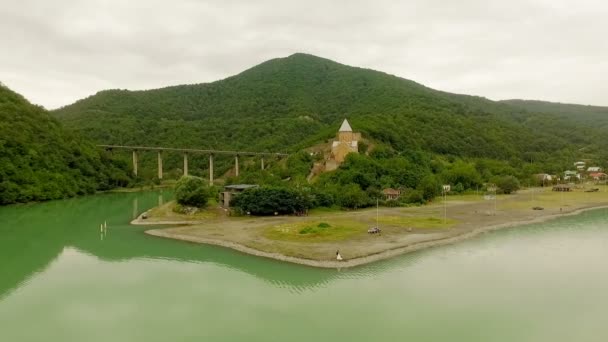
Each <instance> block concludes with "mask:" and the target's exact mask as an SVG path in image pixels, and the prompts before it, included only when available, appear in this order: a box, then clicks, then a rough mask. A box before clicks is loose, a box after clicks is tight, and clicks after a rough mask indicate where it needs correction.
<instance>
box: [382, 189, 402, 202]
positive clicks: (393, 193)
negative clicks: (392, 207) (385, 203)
mask: <svg viewBox="0 0 608 342" xmlns="http://www.w3.org/2000/svg"><path fill="white" fill-rule="evenodd" d="M382 193H383V194H384V198H385V199H387V200H396V199H399V196H401V191H400V190H397V189H393V188H386V189H384V190H382Z"/></svg>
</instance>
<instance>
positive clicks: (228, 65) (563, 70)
mask: <svg viewBox="0 0 608 342" xmlns="http://www.w3.org/2000/svg"><path fill="white" fill-rule="evenodd" d="M1 2H2V3H1V5H0V47H1V48H0V82H2V83H4V84H6V85H7V86H9V87H11V88H12V89H14V90H16V91H18V92H19V93H21V94H23V95H24V96H25V97H27V98H28V99H30V100H31V101H32V102H34V103H37V104H41V105H43V106H45V107H47V108H49V109H53V108H56V107H59V106H63V105H67V104H70V103H72V102H74V101H76V100H77V99H80V98H83V97H86V96H88V95H91V94H94V93H95V92H97V91H99V90H103V89H108V88H121V89H125V88H126V89H149V88H158V87H164V86H169V85H176V84H184V83H201V82H210V81H214V80H218V79H221V78H225V77H227V76H230V75H233V74H236V73H239V72H241V71H243V70H244V69H246V68H249V67H251V66H253V65H255V64H258V63H260V62H263V61H265V60H267V59H271V58H275V57H285V56H288V55H290V54H292V53H295V52H306V53H311V54H314V55H317V56H321V57H325V58H329V59H332V60H335V61H337V62H340V63H344V64H348V65H354V66H360V67H366V68H371V69H376V70H381V71H384V72H388V73H391V74H395V75H397V76H400V77H404V78H408V79H411V80H414V81H417V82H419V83H422V84H424V85H427V86H429V87H432V88H436V89H440V90H445V91H450V92H456V93H465V94H472V95H480V96H485V97H488V98H491V99H495V100H499V99H509V98H525V99H543V100H549V101H558V102H571V103H582V104H596V105H608V2H606V1H604V0H596V1H594V0H578V1H570V0H528V1H523V0H500V1H493V0H459V1H448V0H416V1H414V0H403V1H388V0H374V1H356V0H350V1H329V0H326V1H321V0H319V1H317V0H305V1H288V0H255V1H254V0H224V1H219V0H218V1H203V0H200V1H198V0H170V1H169V0H167V1H160V0H128V1H126V0H93V1H89V0H53V1H49V0H18V1H10V0H1Z"/></svg>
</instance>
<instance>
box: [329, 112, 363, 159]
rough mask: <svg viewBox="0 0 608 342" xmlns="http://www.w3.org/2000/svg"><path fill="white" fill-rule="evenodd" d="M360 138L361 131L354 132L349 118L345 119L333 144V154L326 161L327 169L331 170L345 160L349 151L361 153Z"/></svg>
mask: <svg viewBox="0 0 608 342" xmlns="http://www.w3.org/2000/svg"><path fill="white" fill-rule="evenodd" d="M359 140H361V133H355V132H353V129H352V128H351V127H350V124H349V123H348V120H346V119H344V121H343V122H342V125H341V126H340V129H339V130H338V136H337V140H334V141H333V142H332V145H331V156H330V158H329V159H328V160H327V161H326V163H325V170H326V171H331V170H335V169H337V168H338V166H339V165H340V164H342V163H343V162H344V159H345V158H346V155H347V154H349V153H359Z"/></svg>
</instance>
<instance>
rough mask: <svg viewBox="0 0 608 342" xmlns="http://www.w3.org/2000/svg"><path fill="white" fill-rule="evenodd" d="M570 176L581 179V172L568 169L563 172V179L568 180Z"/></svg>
mask: <svg viewBox="0 0 608 342" xmlns="http://www.w3.org/2000/svg"><path fill="white" fill-rule="evenodd" d="M572 178H576V179H581V174H580V173H578V172H576V171H570V170H568V171H566V172H564V180H570V179H572Z"/></svg>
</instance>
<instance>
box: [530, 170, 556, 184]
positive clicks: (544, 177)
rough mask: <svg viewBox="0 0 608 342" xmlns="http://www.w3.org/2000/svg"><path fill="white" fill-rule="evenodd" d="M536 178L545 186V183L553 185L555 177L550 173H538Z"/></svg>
mask: <svg viewBox="0 0 608 342" xmlns="http://www.w3.org/2000/svg"><path fill="white" fill-rule="evenodd" d="M534 177H535V178H536V179H537V180H538V181H539V182H540V183H541V184H542V185H543V186H544V185H545V183H551V182H552V181H553V176H551V175H550V174H548V173H537V174H535V175H534Z"/></svg>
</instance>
